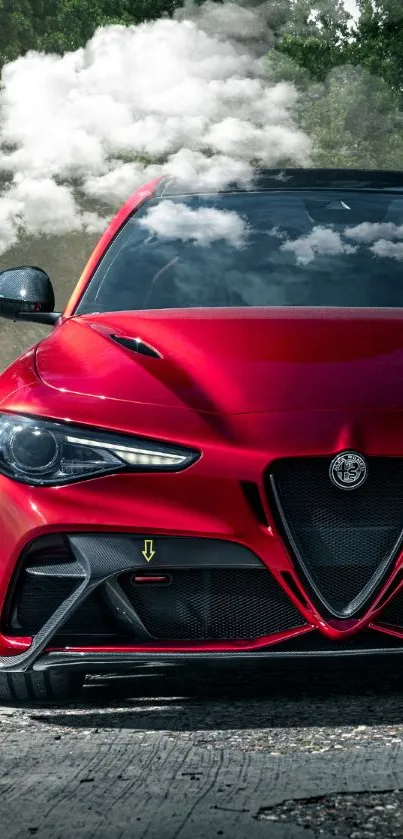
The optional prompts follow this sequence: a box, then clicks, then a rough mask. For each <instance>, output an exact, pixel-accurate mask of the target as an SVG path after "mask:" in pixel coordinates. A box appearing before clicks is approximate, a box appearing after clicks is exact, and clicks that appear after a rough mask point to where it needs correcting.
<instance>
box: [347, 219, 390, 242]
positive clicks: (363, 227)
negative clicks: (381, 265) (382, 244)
mask: <svg viewBox="0 0 403 839" xmlns="http://www.w3.org/2000/svg"><path fill="white" fill-rule="evenodd" d="M344 235H345V236H346V237H347V238H348V239H354V241H355V242H361V243H362V244H370V243H371V242H375V241H376V240H377V239H379V238H382V239H388V240H390V239H403V225H397V224H394V223H393V222H392V221H386V222H381V223H375V224H372V223H371V222H369V221H364V222H363V223H362V224H358V225H357V226H356V227H347V228H346V230H345V231H344Z"/></svg>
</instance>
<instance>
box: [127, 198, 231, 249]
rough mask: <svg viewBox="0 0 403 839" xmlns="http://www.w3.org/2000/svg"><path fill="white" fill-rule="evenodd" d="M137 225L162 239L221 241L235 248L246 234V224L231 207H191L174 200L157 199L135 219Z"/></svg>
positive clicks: (200, 242) (206, 243)
mask: <svg viewBox="0 0 403 839" xmlns="http://www.w3.org/2000/svg"><path fill="white" fill-rule="evenodd" d="M138 223H139V225H140V226H141V227H145V228H146V229H147V230H149V231H150V233H153V234H156V235H158V236H162V237H164V238H165V239H180V240H181V241H183V242H197V244H199V245H209V244H210V243H211V242H215V241H219V240H225V241H227V242H228V243H229V244H230V245H233V246H234V247H236V248H239V247H242V245H243V243H244V241H245V237H246V234H247V224H246V222H245V221H244V219H243V218H241V216H240V215H238V213H236V212H234V211H233V210H217V209H216V208H215V207H198V208H197V209H192V208H191V207H188V206H187V204H183V203H181V202H178V203H177V202H176V201H168V200H166V201H160V202H159V203H158V204H155V205H154V206H153V207H150V209H149V210H148V211H147V213H146V214H145V216H144V217H143V218H140V219H139V220H138Z"/></svg>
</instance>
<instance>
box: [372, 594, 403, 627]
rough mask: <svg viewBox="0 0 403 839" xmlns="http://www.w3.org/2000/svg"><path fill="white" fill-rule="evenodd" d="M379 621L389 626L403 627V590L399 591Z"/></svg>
mask: <svg viewBox="0 0 403 839" xmlns="http://www.w3.org/2000/svg"><path fill="white" fill-rule="evenodd" d="M378 622H379V623H381V624H382V623H384V624H387V625H388V626H401V627H403V591H399V592H398V594H397V595H396V597H394V598H393V600H391V601H390V603H389V604H388V605H387V607H386V609H384V610H383V612H382V613H381V615H380V617H379V618H378Z"/></svg>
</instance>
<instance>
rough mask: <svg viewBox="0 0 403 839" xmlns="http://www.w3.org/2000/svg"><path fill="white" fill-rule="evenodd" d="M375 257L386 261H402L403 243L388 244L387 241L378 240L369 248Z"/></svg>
mask: <svg viewBox="0 0 403 839" xmlns="http://www.w3.org/2000/svg"><path fill="white" fill-rule="evenodd" d="M370 250H371V251H372V253H373V254H375V256H380V257H386V258H388V259H397V260H399V262H400V261H401V260H403V242H389V241H388V240H387V239H380V240H379V242H375V244H374V245H372V247H371V248H370Z"/></svg>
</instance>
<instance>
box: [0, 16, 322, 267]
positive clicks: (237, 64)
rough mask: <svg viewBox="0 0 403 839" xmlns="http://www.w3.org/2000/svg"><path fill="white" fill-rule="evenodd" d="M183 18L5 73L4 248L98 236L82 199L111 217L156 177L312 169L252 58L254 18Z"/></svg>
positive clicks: (287, 103) (279, 94) (285, 108)
mask: <svg viewBox="0 0 403 839" xmlns="http://www.w3.org/2000/svg"><path fill="white" fill-rule="evenodd" d="M224 12H225V14H224ZM186 15H188V17H190V18H191V19H184V18H186ZM178 18H179V19H177V20H170V19H161V20H158V21H155V22H151V23H143V24H141V25H139V26H132V27H123V26H110V27H107V28H104V29H100V30H98V31H97V32H96V34H95V35H94V37H93V38H92V40H91V41H90V42H89V43H88V45H87V46H86V47H85V48H84V49H79V50H77V51H76V52H72V53H68V54H67V55H64V56H62V57H59V56H54V55H42V54H41V55H40V54H37V53H33V52H31V53H28V54H27V55H26V56H25V57H23V58H20V59H18V60H17V61H14V62H12V63H10V64H8V65H6V66H5V67H4V69H3V73H2V88H1V90H0V172H1V171H2V172H3V173H5V174H6V175H7V177H8V179H9V186H8V187H7V188H4V189H3V192H2V193H1V194H0V220H1V221H2V222H3V223H2V224H1V233H0V253H1V252H4V250H5V249H6V248H7V247H9V246H10V245H12V244H14V243H15V242H16V241H17V240H18V236H19V234H20V232H21V231H24V232H26V231H28V230H29V232H30V233H33V234H36V233H49V234H50V233H65V232H67V231H72V232H73V231H77V230H87V229H89V230H95V229H98V228H100V229H101V228H102V226H104V225H105V224H106V221H107V220H108V218H109V215H110V212H109V210H108V211H106V209H104V210H103V211H102V212H101V216H100V217H99V216H98V215H96V214H92V215H90V216H88V212H87V213H86V212H85V210H84V208H85V207H86V203H87V204H88V200H91V199H92V200H95V201H96V202H102V203H105V204H107V205H108V207H109V208H110V209H111V210H112V208H113V209H115V208H116V207H117V206H118V205H119V204H120V203H121V202H122V201H124V200H125V199H126V198H127V197H128V196H129V195H130V193H131V192H132V191H133V190H134V189H135V188H137V187H138V186H139V185H140V184H142V183H144V182H145V181H147V180H149V179H151V178H153V177H155V176H156V175H157V174H168V175H172V176H175V177H178V176H179V177H182V178H184V179H191V180H194V181H195V182H196V183H198V184H201V185H206V186H208V187H209V188H217V187H219V186H222V185H224V184H225V183H228V182H229V181H231V180H233V179H234V177H235V178H238V179H241V180H243V181H245V182H248V181H249V180H250V177H251V174H252V171H253V165H255V164H256V163H258V164H260V165H264V166H268V167H271V166H277V165H283V162H284V160H288V161H289V162H290V163H292V164H293V165H296V166H300V165H301V166H304V165H307V164H308V163H309V155H310V149H311V144H310V141H309V139H308V137H307V136H306V134H304V133H303V132H302V131H299V130H298V128H297V126H296V125H295V123H294V121H293V112H294V108H295V104H296V101H297V93H296V90H295V88H294V87H293V85H291V84H288V83H279V84H271V83H270V82H269V81H268V80H267V79H266V78H265V76H264V72H263V64H262V62H261V61H260V59H259V57H258V55H257V52H258V50H257V49H256V48H255V47H256V45H257V44H258V43H261V41H262V32H263V31H265V32H266V36H267V37H266V36H265V37H266V40H267V38H269V39H270V33H267V27H266V29H264V27H263V23H262V21H263V18H262V16H261V13H260V12H252V11H251V10H246V9H241V8H240V7H238V6H237V5H236V4H235V3H231V4H226V5H225V7H221V6H219V7H218V6H216V5H215V4H213V3H208V4H206V5H205V7H202V8H201V9H199V10H196V11H195V10H194V9H193V12H192V13H191V12H190V11H186V10H185V11H184V12H183V11H182V12H181V15H178ZM265 48H267V44H266V47H265ZM106 212H107V215H108V218H106V217H105V213H106Z"/></svg>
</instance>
